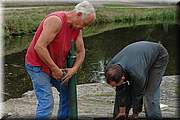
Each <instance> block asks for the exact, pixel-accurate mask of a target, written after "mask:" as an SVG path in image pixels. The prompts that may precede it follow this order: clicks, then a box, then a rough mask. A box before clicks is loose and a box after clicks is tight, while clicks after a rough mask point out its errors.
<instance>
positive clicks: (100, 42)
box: [2, 25, 177, 100]
mask: <svg viewBox="0 0 180 120" xmlns="http://www.w3.org/2000/svg"><path fill="white" fill-rule="evenodd" d="M31 37H32V36H30V37H29V39H24V38H22V39H23V41H24V42H26V43H27V41H28V40H30V39H31ZM25 40H26V41H25ZM139 40H150V41H155V42H161V43H162V44H163V45H164V46H165V47H166V48H167V50H168V52H169V55H170V60H169V64H168V66H167V71H166V73H165V75H175V74H177V72H176V59H177V40H176V26H175V25H146V26H136V27H129V28H121V29H116V30H112V31H107V32H104V33H101V34H98V35H94V36H91V37H87V38H84V43H85V48H86V57H85V61H84V63H83V65H82V67H81V69H80V71H79V72H78V84H83V83H92V82H104V76H103V71H104V68H105V66H106V64H107V63H108V61H109V60H111V58H112V57H113V56H114V55H115V54H116V53H118V52H119V51H120V50H121V49H123V48H124V47H125V46H127V45H128V44H130V43H133V42H135V41H139ZM18 41H20V44H21V46H22V41H21V40H20V39H19V38H18ZM15 42H16V47H17V46H18V42H17V41H15ZM25 51H26V50H23V51H21V52H16V53H13V54H9V55H6V56H5V63H4V68H5V80H4V91H3V93H2V94H4V100H7V99H9V98H16V97H21V95H22V94H23V93H25V92H27V91H28V90H32V84H31V81H30V80H29V77H28V76H27V74H26V72H25V70H24V55H25Z"/></svg>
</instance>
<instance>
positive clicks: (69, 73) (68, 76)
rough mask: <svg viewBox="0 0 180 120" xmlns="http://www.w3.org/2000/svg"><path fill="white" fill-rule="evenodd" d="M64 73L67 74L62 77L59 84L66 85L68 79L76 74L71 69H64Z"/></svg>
mask: <svg viewBox="0 0 180 120" xmlns="http://www.w3.org/2000/svg"><path fill="white" fill-rule="evenodd" d="M65 71H66V72H67V73H66V75H65V76H63V78H62V82H61V84H64V83H67V82H68V81H69V79H70V78H71V77H72V76H73V75H74V74H75V73H76V70H74V69H73V68H66V69H65Z"/></svg>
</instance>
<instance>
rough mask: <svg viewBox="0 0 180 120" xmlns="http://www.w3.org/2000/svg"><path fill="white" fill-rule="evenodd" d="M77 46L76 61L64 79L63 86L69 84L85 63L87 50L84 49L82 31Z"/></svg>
mask: <svg viewBox="0 0 180 120" xmlns="http://www.w3.org/2000/svg"><path fill="white" fill-rule="evenodd" d="M75 45H76V52H77V53H76V61H75V63H74V65H73V67H72V68H68V72H67V74H66V76H65V77H64V78H63V79H64V81H63V82H62V84H63V83H64V82H67V81H68V80H69V79H70V78H71V77H72V76H73V75H74V74H75V73H76V72H77V71H78V69H79V67H80V66H81V64H82V63H83V61H84V57H85V49H84V42H83V38H82V31H80V32H79V35H78V37H77V40H76V42H75Z"/></svg>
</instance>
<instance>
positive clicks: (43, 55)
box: [35, 45, 58, 71]
mask: <svg viewBox="0 0 180 120" xmlns="http://www.w3.org/2000/svg"><path fill="white" fill-rule="evenodd" d="M35 51H36V53H37V54H38V56H39V57H40V59H41V60H42V61H43V62H44V63H45V64H46V65H47V66H48V67H49V68H50V69H51V71H53V70H55V69H58V67H57V65H56V64H55V63H54V61H53V60H52V59H51V57H50V54H49V52H48V49H47V48H44V47H41V46H39V45H38V46H35Z"/></svg>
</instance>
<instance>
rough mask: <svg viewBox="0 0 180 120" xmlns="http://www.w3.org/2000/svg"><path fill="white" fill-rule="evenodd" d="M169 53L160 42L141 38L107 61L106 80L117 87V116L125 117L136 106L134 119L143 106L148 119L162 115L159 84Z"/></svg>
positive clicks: (157, 119) (151, 119)
mask: <svg viewBox="0 0 180 120" xmlns="http://www.w3.org/2000/svg"><path fill="white" fill-rule="evenodd" d="M168 58H169V56H168V52H167V50H166V49H165V48H164V47H163V46H162V45H161V44H159V43H154V42H148V41H140V42H135V43H132V44H130V45H128V46H127V47H125V48H124V49H123V50H121V51H120V52H119V53H118V54H117V55H116V56H115V57H114V58H113V59H112V60H111V61H110V63H109V64H108V66H107V68H106V71H105V76H106V80H107V83H108V84H110V85H111V86H112V87H116V98H117V99H116V100H117V103H118V106H115V111H114V117H115V118H117V119H118V118H119V119H120V118H122V119H126V118H127V117H128V114H129V109H130V108H131V107H132V108H133V115H132V117H133V118H138V114H139V113H140V112H141V111H142V103H143V97H144V108H145V112H146V117H147V119H148V120H159V119H161V118H162V116H161V109H160V84H161V81H162V77H163V74H164V72H165V70H166V66H167V64H168Z"/></svg>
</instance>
